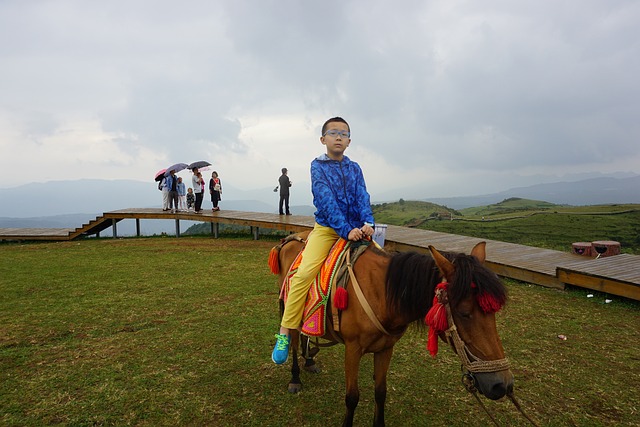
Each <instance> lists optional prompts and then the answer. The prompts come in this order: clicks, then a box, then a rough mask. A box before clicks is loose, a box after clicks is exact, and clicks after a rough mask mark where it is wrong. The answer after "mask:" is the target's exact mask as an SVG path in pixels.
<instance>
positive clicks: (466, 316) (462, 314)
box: [458, 311, 471, 319]
mask: <svg viewBox="0 0 640 427" xmlns="http://www.w3.org/2000/svg"><path fill="white" fill-rule="evenodd" d="M458 314H459V315H460V317H462V318H463V319H471V312H470V311H458Z"/></svg>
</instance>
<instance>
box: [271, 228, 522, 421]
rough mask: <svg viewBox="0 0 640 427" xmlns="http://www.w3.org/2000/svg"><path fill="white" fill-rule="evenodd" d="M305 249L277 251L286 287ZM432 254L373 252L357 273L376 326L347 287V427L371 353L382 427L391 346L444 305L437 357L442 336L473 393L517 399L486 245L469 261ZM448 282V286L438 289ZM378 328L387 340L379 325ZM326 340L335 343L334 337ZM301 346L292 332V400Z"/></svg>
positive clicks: (343, 326) (499, 291)
mask: <svg viewBox="0 0 640 427" xmlns="http://www.w3.org/2000/svg"><path fill="white" fill-rule="evenodd" d="M305 234H306V233H301V234H300V237H302V238H305V237H306V235H305ZM302 248H303V243H302V242H300V241H296V240H289V239H287V242H286V243H283V244H281V245H279V246H276V247H275V248H274V249H273V250H272V253H271V255H270V256H271V257H272V260H273V261H270V265H271V267H272V271H273V272H274V273H276V274H277V273H280V279H281V280H284V275H285V274H286V272H287V271H288V269H289V266H290V265H291V263H292V262H293V260H294V258H295V256H296V255H297V254H298V252H299V251H300V250H302ZM429 250H430V252H431V257H429V256H428V255H425V254H420V253H417V252H401V253H395V254H390V253H387V252H384V251H380V250H377V249H375V248H374V247H372V246H371V247H369V248H368V249H367V250H365V251H364V253H363V254H362V255H361V256H360V257H359V258H358V259H357V261H356V262H355V264H354V265H353V273H354V276H352V279H353V278H354V277H355V281H356V282H357V284H359V287H360V289H361V292H362V294H363V295H364V299H365V300H366V302H364V305H365V306H366V305H367V303H368V305H369V306H370V310H369V311H373V313H374V317H375V318H376V319H372V318H371V315H370V314H369V315H368V314H367V312H366V309H365V308H363V302H362V301H361V300H360V299H359V298H358V296H357V293H356V291H355V290H354V284H353V280H351V282H350V283H349V284H348V287H347V290H348V307H347V308H346V309H345V310H344V311H342V313H341V322H340V328H339V329H340V331H339V336H340V337H341V338H342V340H343V341H344V345H345V360H344V368H345V376H346V396H345V403H346V414H345V417H344V421H343V426H351V425H352V423H353V416H354V411H355V409H356V406H357V405H358V401H359V397H360V391H359V388H358V369H359V365H360V359H361V357H362V356H363V355H364V354H365V353H373V354H374V380H375V413H374V421H373V425H374V426H383V425H384V404H385V400H386V395H387V370H388V369H389V363H390V361H391V355H392V353H393V346H394V345H395V343H396V342H397V341H398V340H399V339H400V338H401V337H402V335H403V334H404V332H405V331H406V329H407V327H408V325H409V324H411V323H418V324H421V323H422V322H423V321H424V319H425V316H426V315H427V313H428V312H429V311H430V309H431V307H432V305H433V306H434V308H437V307H436V306H438V304H439V303H442V305H439V307H440V308H442V309H443V310H445V309H446V310H445V311H443V312H442V313H444V314H445V315H446V314H448V316H447V317H445V318H444V319H446V320H448V322H447V321H446V320H445V323H444V328H443V329H441V330H437V331H436V334H434V333H433V329H434V327H433V326H432V327H431V328H430V329H431V330H432V331H431V335H432V337H431V338H432V340H430V344H429V345H430V349H432V350H433V347H434V342H435V347H436V351H437V341H438V336H439V337H440V338H441V339H442V340H443V341H445V342H449V343H450V344H451V346H452V348H453V349H454V351H456V353H458V355H459V356H460V358H461V360H462V362H463V366H464V367H465V369H466V372H467V376H468V378H469V379H470V381H471V382H472V383H473V386H475V388H477V390H478V391H480V392H481V393H482V394H484V395H485V396H486V397H488V398H489V399H493V400H495V399H499V398H501V397H503V396H505V395H506V394H511V393H512V391H513V374H512V373H511V371H510V369H509V367H508V364H507V362H506V359H505V358H504V350H503V348H502V344H501V342H500V337H499V336H498V332H497V329H496V322H495V311H497V310H498V309H499V308H500V306H502V304H504V302H505V301H506V290H505V287H504V285H503V284H502V282H501V281H500V280H499V279H498V277H497V276H496V275H495V274H494V273H493V272H492V271H491V270H489V269H488V268H487V267H485V266H484V265H483V262H484V260H485V243H484V242H481V243H478V244H477V245H476V246H475V247H474V248H473V250H472V251H471V255H465V254H462V253H461V254H448V253H443V254H441V253H439V252H438V251H437V250H435V249H434V248H433V247H431V246H430V247H429ZM278 251H279V253H278ZM276 261H277V262H276ZM274 263H275V265H274ZM443 282H447V283H448V284H447V285H446V286H445V285H441V286H438V285H439V284H440V283H443ZM281 283H282V282H281ZM437 289H440V290H439V291H437ZM434 297H435V298H434ZM487 301H489V304H487ZM492 308H493V309H492ZM434 311H435V310H434ZM431 314H432V313H430V315H431ZM427 317H428V316H427ZM432 317H433V316H432ZM376 320H378V321H379V323H380V324H381V326H382V330H384V332H383V331H382V330H381V329H380V328H379V327H376V326H375V325H374V323H375V321H376ZM441 320H442V319H441ZM327 323H330V322H327ZM452 323H453V324H452ZM447 325H448V326H449V328H447ZM328 327H329V328H331V325H328ZM327 337H328V338H330V334H327ZM307 341H308V340H307V339H306V337H304V336H303V337H302V344H307ZM299 344H300V334H299V333H298V332H292V335H291V351H292V355H293V357H292V360H293V362H292V363H293V366H292V368H291V374H292V378H291V382H290V383H289V391H291V392H297V391H299V390H300V389H301V387H302V383H301V381H300V368H299V365H298V346H299ZM302 353H303V356H304V357H305V359H306V368H308V369H310V370H313V369H314V362H313V355H310V354H309V350H308V346H307V345H303V346H302ZM432 354H433V351H432Z"/></svg>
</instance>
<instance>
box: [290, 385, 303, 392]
mask: <svg viewBox="0 0 640 427" xmlns="http://www.w3.org/2000/svg"><path fill="white" fill-rule="evenodd" d="M301 391H302V384H293V383H289V393H293V394H296V393H298V392H301Z"/></svg>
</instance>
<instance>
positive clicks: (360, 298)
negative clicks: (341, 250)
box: [347, 249, 393, 336]
mask: <svg viewBox="0 0 640 427" xmlns="http://www.w3.org/2000/svg"><path fill="white" fill-rule="evenodd" d="M347 270H349V277H350V278H351V284H352V285H353V290H354V291H355V292H356V297H358V301H360V305H361V306H362V308H363V309H364V312H365V313H366V314H367V316H368V317H369V320H371V323H373V324H374V325H375V327H376V328H378V330H379V331H380V332H382V333H383V334H385V335H392V336H393V334H390V333H389V332H388V331H387V330H386V329H385V328H384V326H382V323H380V320H378V316H376V314H375V313H374V312H373V309H372V308H371V306H370V305H369V301H367V298H365V296H364V294H363V293H362V289H361V288H360V285H359V284H358V281H357V280H356V275H355V274H353V265H352V264H351V250H350V249H349V250H347Z"/></svg>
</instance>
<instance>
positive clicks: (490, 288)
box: [386, 252, 507, 324]
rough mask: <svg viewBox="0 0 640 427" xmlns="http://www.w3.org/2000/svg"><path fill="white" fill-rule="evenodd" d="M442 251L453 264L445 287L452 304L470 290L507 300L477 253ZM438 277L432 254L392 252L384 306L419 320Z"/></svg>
mask: <svg viewBox="0 0 640 427" xmlns="http://www.w3.org/2000/svg"><path fill="white" fill-rule="evenodd" d="M442 255H443V256H444V257H446V258H447V259H448V260H449V261H451V262H453V264H454V265H455V267H456V277H455V278H454V281H453V283H450V284H449V287H448V295H449V302H450V303H451V304H452V306H455V305H457V304H458V303H459V302H460V301H462V300H464V299H465V298H467V297H468V296H469V294H470V293H471V292H473V293H475V294H476V295H477V294H482V293H486V294H487V295H491V296H492V297H494V298H495V299H496V301H500V302H501V303H502V304H504V303H505V302H506V299H507V290H506V288H505V287H504V284H503V283H502V281H500V279H499V278H498V276H496V274H495V273H494V272H492V271H491V270H489V269H488V268H487V267H485V266H484V265H482V264H481V263H480V262H479V261H478V259H477V258H476V257H473V256H471V255H466V254H463V253H459V254H454V253H447V252H443V253H442ZM440 281H441V276H440V272H439V270H438V267H437V266H436V263H435V262H434V261H433V258H431V256H429V255H425V254H421V253H418V252H399V253H396V254H394V255H393V256H392V258H391V260H390V263H389V268H388V270H387V280H386V293H387V308H388V309H389V310H391V311H395V312H401V313H402V315H403V316H407V318H409V319H416V321H417V322H419V323H420V324H422V321H423V319H424V316H425V315H426V314H427V311H429V309H430V308H431V305H432V303H433V296H434V294H435V287H436V286H437V285H438V283H440ZM470 283H475V285H476V286H475V287H474V288H472V287H471V286H470V285H469V284H470Z"/></svg>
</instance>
